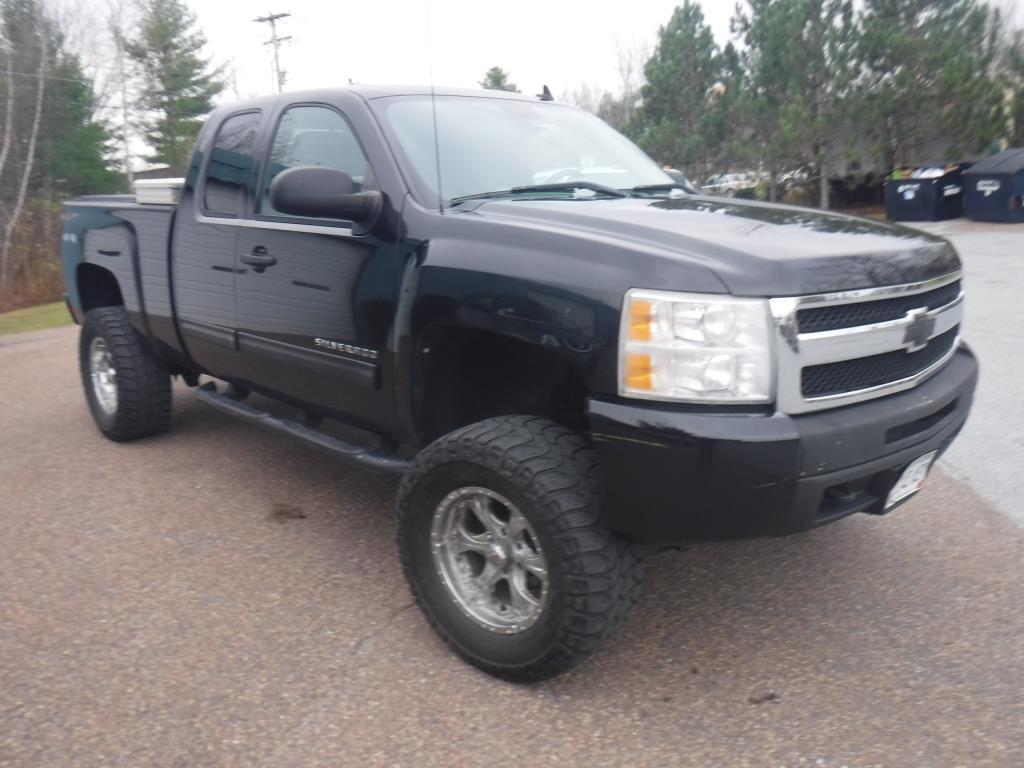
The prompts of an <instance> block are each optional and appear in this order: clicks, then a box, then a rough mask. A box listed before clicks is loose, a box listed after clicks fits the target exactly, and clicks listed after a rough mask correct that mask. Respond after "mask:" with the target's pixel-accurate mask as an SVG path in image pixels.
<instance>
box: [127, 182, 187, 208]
mask: <svg viewBox="0 0 1024 768" xmlns="http://www.w3.org/2000/svg"><path fill="white" fill-rule="evenodd" d="M184 186H185V180H184V179H139V180H137V181H136V182H135V201H136V202H138V203H149V204H150V205H175V204H176V203H177V202H178V196H179V195H180V194H181V189H182V187H184Z"/></svg>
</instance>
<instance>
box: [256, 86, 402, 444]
mask: <svg viewBox="0 0 1024 768" xmlns="http://www.w3.org/2000/svg"><path fill="white" fill-rule="evenodd" d="M269 153H270V156H269V158H268V162H267V164H266V170H265V171H264V174H263V179H262V181H261V184H260V189H259V190H258V192H257V199H256V206H255V211H254V212H253V213H252V215H251V217H250V218H249V219H247V220H245V221H244V222H243V223H242V226H240V227H239V238H238V246H237V247H238V260H237V266H238V274H237V277H236V286H237V287H236V291H237V293H236V307H237V316H238V320H237V322H238V326H237V327H238V343H239V349H240V352H241V356H242V364H243V366H244V368H245V370H246V372H247V376H246V378H247V379H248V380H249V381H250V382H252V383H253V384H254V385H255V386H256V388H257V389H263V390H269V391H271V393H273V394H276V395H278V396H282V397H284V398H286V399H289V400H292V401H294V402H298V403H300V404H303V405H309V406H313V408H314V410H321V411H330V412H335V413H338V414H344V415H355V414H358V415H359V417H360V420H362V421H365V422H368V423H369V424H370V425H377V426H381V425H384V424H387V423H388V422H389V419H390V411H391V407H390V400H389V399H388V398H387V397H386V396H385V393H384V390H383V389H382V387H381V372H380V359H381V357H382V353H383V351H384V347H385V344H386V340H387V335H388V331H389V329H390V321H391V317H390V312H389V311H388V309H390V307H391V306H393V300H394V295H395V291H396V283H397V279H398V275H399V272H400V270H399V269H398V265H397V261H396V260H397V249H396V247H395V244H394V243H388V242H383V241H381V240H379V239H377V238H375V237H374V236H373V235H363V234H360V235H356V234H353V231H352V223H351V222H347V221H340V220H327V219H306V218H300V217H294V216H288V215H285V214H282V213H280V212H278V211H275V210H274V209H273V207H272V206H271V205H270V202H269V195H268V190H269V187H270V184H271V183H272V182H273V180H274V177H275V176H276V175H277V174H278V173H280V172H281V171H283V170H285V169H287V168H292V167H295V166H299V165H323V166H328V167H332V168H338V169H340V170H343V171H345V172H346V173H348V174H349V175H350V176H351V177H352V178H353V180H354V181H355V182H356V189H357V191H358V190H360V189H367V188H369V189H373V188H375V182H374V180H373V174H372V172H371V170H370V167H369V164H368V162H367V160H366V156H365V154H364V153H363V150H362V148H361V146H360V144H359V141H358V138H357V137H356V135H355V132H354V131H353V129H352V127H351V125H350V124H349V122H348V121H347V120H346V119H345V117H344V116H343V115H342V114H341V112H339V111H338V110H337V109H335V108H334V107H331V106H328V105H325V104H300V105H293V106H289V107H288V108H287V109H286V110H285V111H284V112H283V113H282V114H281V115H280V118H279V120H278V122H277V126H276V129H275V132H274V137H273V140H272V142H271V145H270V150H269ZM382 308H383V309H384V311H383V312H382V311H381V310H382Z"/></svg>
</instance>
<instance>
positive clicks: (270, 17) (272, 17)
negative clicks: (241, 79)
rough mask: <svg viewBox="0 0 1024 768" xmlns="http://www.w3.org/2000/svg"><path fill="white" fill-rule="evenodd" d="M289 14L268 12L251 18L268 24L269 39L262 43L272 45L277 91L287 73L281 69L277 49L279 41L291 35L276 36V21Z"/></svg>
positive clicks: (281, 88)
mask: <svg viewBox="0 0 1024 768" xmlns="http://www.w3.org/2000/svg"><path fill="white" fill-rule="evenodd" d="M289 16H291V14H290V13H268V14H267V15H266V16H260V17H259V18H258V19H253V21H255V22H257V23H258V24H269V25H270V39H269V40H267V41H266V42H265V43H263V44H264V45H272V46H274V81H275V84H276V85H277V92H278V93H280V92H281V91H282V90H284V79H285V75H286V74H287V73H286V72H285V71H284V70H283V69H281V60H280V57H279V54H278V51H279V50H280V48H281V43H283V42H284V41H285V40H291V39H292V37H291V35H287V36H286V37H278V36H277V22H278V20H280V19H287V18H288V17H289Z"/></svg>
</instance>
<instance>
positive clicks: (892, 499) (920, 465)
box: [885, 451, 938, 509]
mask: <svg viewBox="0 0 1024 768" xmlns="http://www.w3.org/2000/svg"><path fill="white" fill-rule="evenodd" d="M937 453H938V451H932V452H931V453H926V454H925V455H924V456H922V457H921V458H919V459H914V460H913V461H912V462H910V464H908V465H907V468H906V469H904V470H903V474H902V475H900V479H899V480H897V481H896V485H894V486H893V487H892V490H891V491H889V497H888V498H887V499H886V500H885V508H886V509H891V508H892V507H894V506H896V505H897V504H899V503H900V502H901V501H903V500H904V499H905V498H907V497H908V496H913V495H914V494H915V493H917V492H918V491H920V490H921V486H922V485H924V479H925V478H926V477H928V470H929V469H931V467H932V462H933V461H935V455H936V454H937Z"/></svg>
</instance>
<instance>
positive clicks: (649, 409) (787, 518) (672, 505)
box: [589, 346, 978, 545]
mask: <svg viewBox="0 0 1024 768" xmlns="http://www.w3.org/2000/svg"><path fill="white" fill-rule="evenodd" d="M977 377H978V364H977V361H976V360H975V357H974V355H973V353H971V351H970V350H969V349H968V348H967V347H966V346H961V347H960V349H959V350H957V352H956V354H955V355H954V356H953V358H952V359H951V360H950V362H949V363H948V364H947V365H946V366H945V367H944V368H943V369H942V370H941V371H939V372H938V373H936V374H935V375H933V376H932V377H931V378H929V379H928V380H927V381H925V382H923V383H921V384H919V385H918V386H917V387H915V388H914V389H911V390H908V391H906V392H901V393H899V394H895V395H889V396H888V397H882V398H878V399H877V400H869V401H867V402H863V403H858V404H855V405H849V406H845V407H842V408H835V409H832V410H828V411H818V412H816V413H810V414H806V415H799V416H787V415H785V414H781V413H775V414H766V413H763V412H756V411H751V412H747V413H738V412H736V411H735V410H733V411H724V412H723V411H716V412H710V411H709V410H708V409H707V408H691V409H688V410H684V409H680V407H679V406H672V405H662V404H651V403H646V402H645V403H642V404H641V403H637V402H635V401H626V400H622V399H620V400H600V399H596V398H592V399H591V400H590V402H589V410H590V424H591V432H592V435H593V439H594V444H595V447H596V449H597V458H598V466H599V468H600V474H601V483H602V488H601V491H602V500H603V501H602V503H603V505H604V507H605V510H606V513H607V514H608V516H609V521H610V523H611V525H612V527H613V529H615V530H617V531H619V532H621V533H624V534H627V535H629V536H631V537H633V538H634V539H636V540H638V541H642V542H648V543H652V544H662V545H670V544H682V543H686V542H693V541H714V540H725V539H738V538H752V537H759V536H781V535H786V534H790V533H797V532H799V531H805V530H808V529H810V528H814V527H816V526H819V525H823V524H825V523H830V522H832V521H834V520H838V519H839V518H841V517H845V516H846V515H849V514H852V513H854V512H871V513H875V514H882V513H883V511H884V510H883V509H882V507H883V504H884V501H885V498H886V496H887V495H888V493H889V490H890V489H891V488H892V486H893V484H894V483H895V482H896V479H897V478H898V476H899V473H900V472H901V471H902V470H903V469H904V468H905V467H906V465H907V464H909V463H910V462H911V461H913V460H914V459H916V458H917V457H919V456H921V455H923V454H926V453H928V452H930V451H935V450H937V451H940V452H941V451H944V450H945V449H946V447H947V446H948V445H949V444H950V442H952V440H953V438H954V437H955V436H956V434H957V432H959V431H960V428H961V427H962V426H963V424H964V421H965V420H966V418H967V412H968V411H969V410H970V406H971V401H972V398H973V396H974V387H975V384H976V382H977Z"/></svg>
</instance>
